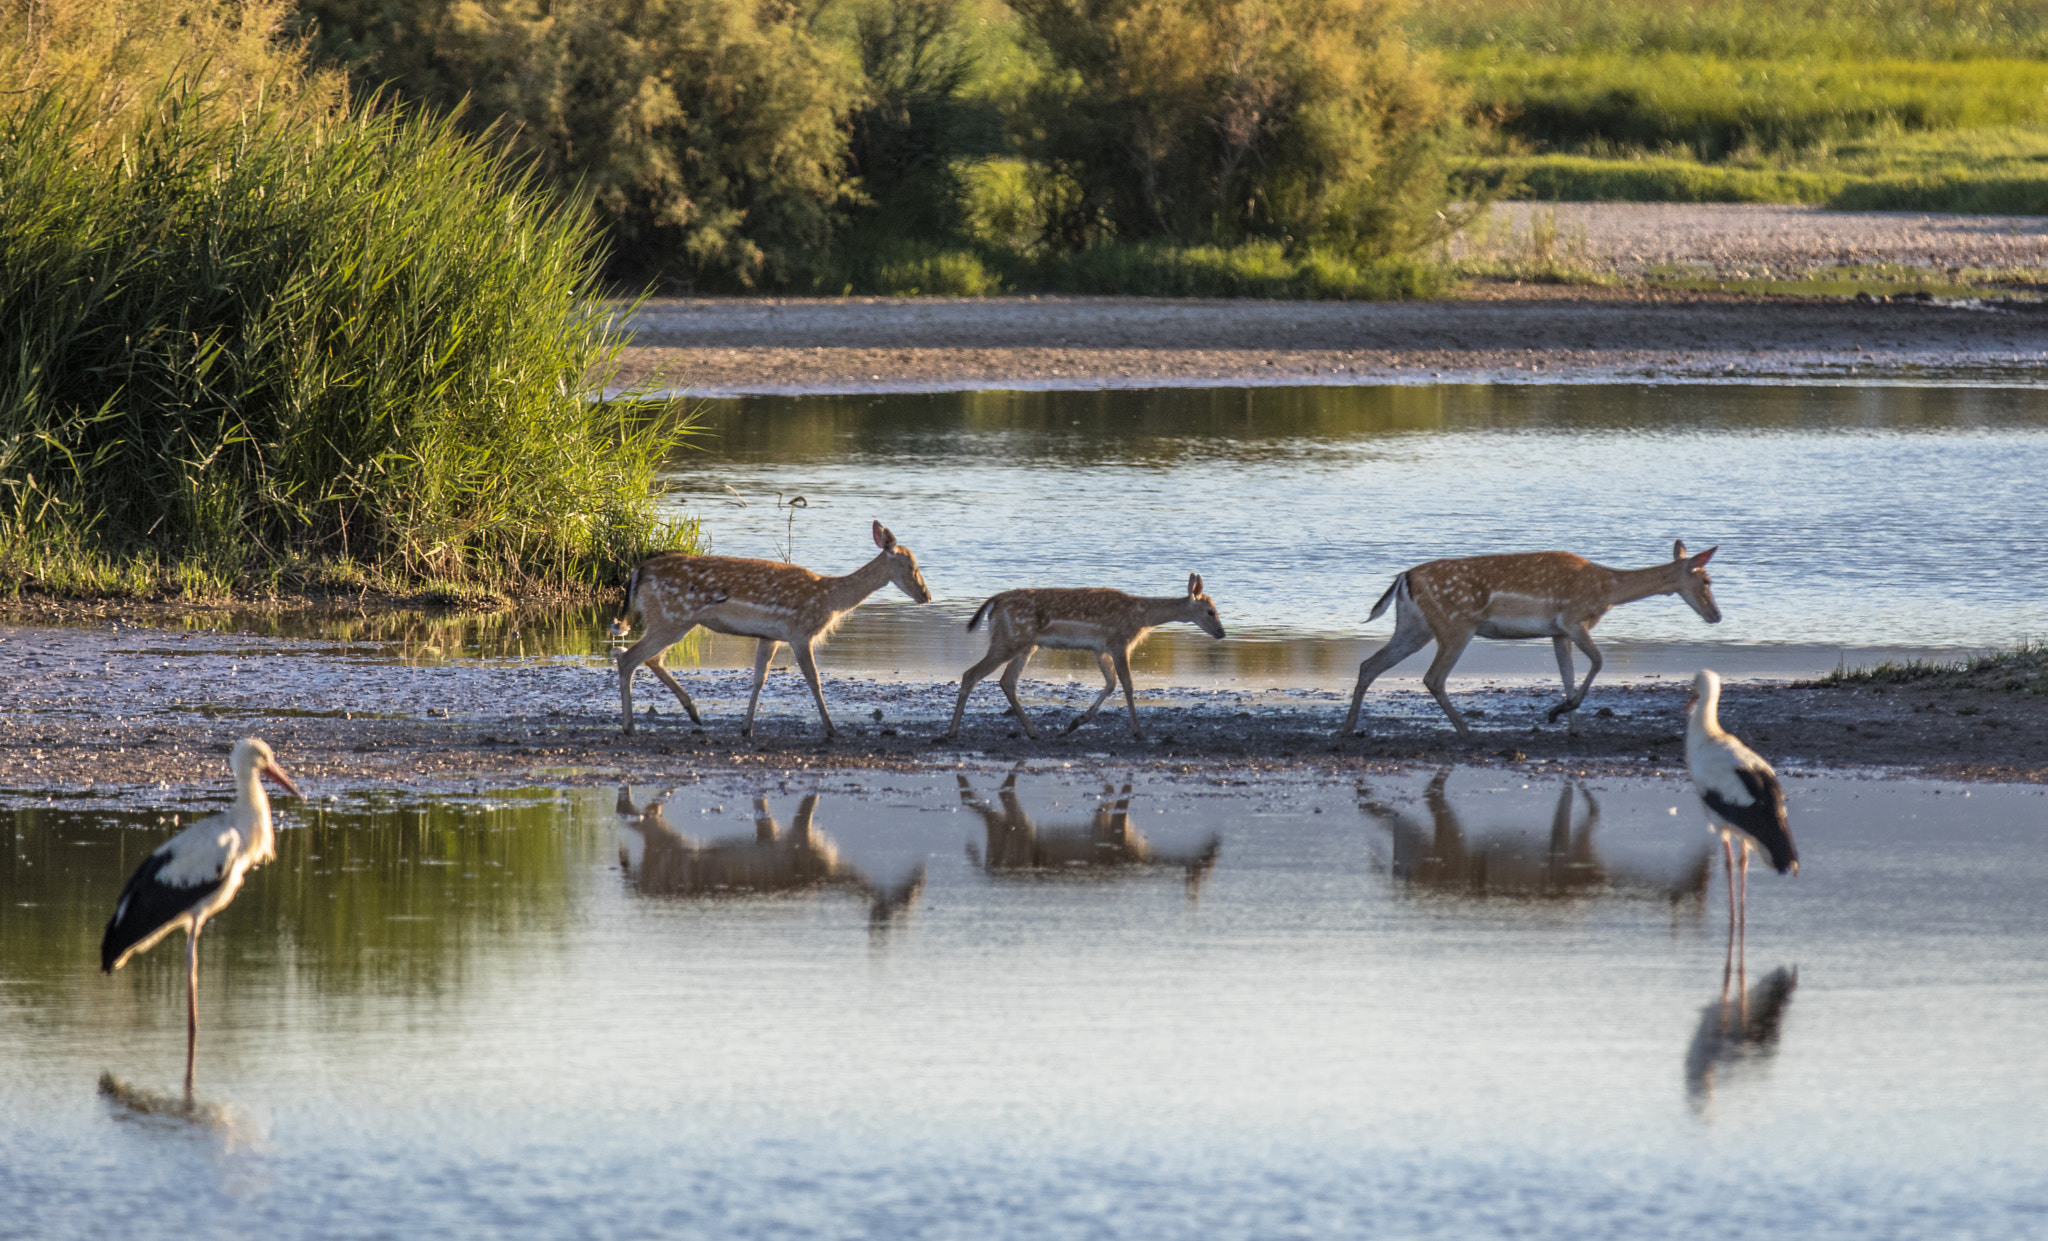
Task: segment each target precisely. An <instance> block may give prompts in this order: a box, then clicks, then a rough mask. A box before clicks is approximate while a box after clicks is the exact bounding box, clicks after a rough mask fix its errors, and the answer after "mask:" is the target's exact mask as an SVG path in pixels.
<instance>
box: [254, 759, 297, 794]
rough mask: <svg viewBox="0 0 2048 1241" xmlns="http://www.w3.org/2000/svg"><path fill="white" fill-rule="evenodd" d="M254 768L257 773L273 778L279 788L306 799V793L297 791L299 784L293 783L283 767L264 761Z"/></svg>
mask: <svg viewBox="0 0 2048 1241" xmlns="http://www.w3.org/2000/svg"><path fill="white" fill-rule="evenodd" d="M256 770H257V771H258V773H260V774H262V775H266V776H269V777H270V778H271V779H272V780H275V781H276V782H277V786H278V787H279V788H281V789H283V790H284V791H285V792H287V793H290V794H291V795H292V796H293V797H296V798H298V799H299V800H300V801H304V800H306V795H305V794H304V793H301V792H299V786H298V785H296V784H293V783H292V778H291V777H290V776H288V775H286V774H284V768H282V767H280V766H278V765H277V764H276V763H265V764H263V766H261V767H259V768H257V769H256Z"/></svg>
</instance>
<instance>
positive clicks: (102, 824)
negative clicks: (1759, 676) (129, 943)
mask: <svg viewBox="0 0 2048 1241" xmlns="http://www.w3.org/2000/svg"><path fill="white" fill-rule="evenodd" d="M1790 789H1791V798H1792V809H1793V815H1794V825H1795V830H1796V832H1797V834H1798V837H1799V842H1800V846H1801V852H1802V856H1803V858H1804V866H1803V870H1802V873H1801V874H1800V875H1799V876H1798V877H1797V878H1795V879H1784V878H1780V877H1778V876H1775V875H1771V874H1769V873H1768V872H1761V871H1753V873H1752V876H1751V878H1752V883H1751V893H1750V904H1751V908H1750V919H1749V928H1748V936H1747V951H1746V958H1747V959H1746V962H1745V963H1744V964H1745V967H1746V968H1745V970H1744V971H1743V973H1742V974H1741V976H1739V977H1737V978H1732V979H1729V980H1727V982H1726V984H1725V985H1724V973H1723V971H1724V961H1725V959H1726V947H1727V940H1726V938H1725V928H1726V922H1725V908H1724V905H1723V904H1722V899H1723V897H1722V885H1721V880H1720V877H1719V874H1718V872H1717V871H1712V870H1711V868H1710V867H1709V866H1708V865H1707V862H1708V858H1709V855H1708V851H1707V845H1708V843H1709V842H1708V838H1707V836H1706V835H1705V833H1704V832H1703V831H1702V830H1701V827H1700V819H1699V815H1698V812H1697V810H1696V803H1695V802H1694V800H1693V799H1692V795H1691V793H1690V791H1689V789H1688V788H1687V787H1686V786H1684V785H1683V784H1680V783H1676V782H1669V781H1657V780H1641V781H1630V780H1600V781H1593V782H1586V783H1581V782H1578V781H1575V780H1572V779H1570V778H1569V777H1567V776H1565V775H1563V774H1559V775H1554V776H1551V775H1535V776H1531V775H1524V774H1516V773H1511V772H1506V771H1500V770H1482V769H1465V768H1460V769H1456V770H1451V771H1448V772H1431V771H1416V772H1412V773H1408V774H1403V775H1397V776H1388V777H1384V778H1375V779H1372V780H1369V781H1367V782H1365V783H1363V784H1354V783H1336V782H1332V781H1329V780H1326V779H1325V780H1316V779H1311V778H1306V777H1304V778H1294V779H1285V780H1262V781H1260V782H1258V783H1256V784H1253V783H1246V782H1244V781H1243V780H1242V779H1241V778H1239V777H1233V776H1229V775H1221V774H1219V775H1217V776H1215V777H1211V778H1197V777H1191V776H1182V777H1164V776H1141V777H1139V778H1136V779H1133V780H1130V781H1128V782H1126V781H1124V780H1122V779H1117V780H1114V781H1112V782H1111V783H1110V784H1109V785H1107V786H1105V785H1104V784H1102V783H1100V782H1097V781H1094V780H1083V779H1081V778H1079V777H1077V776H1076V775H1075V774H1073V773H1072V772H1071V771H1070V770H1069V769H1067V768H1066V767H1065V766H1064V765H1063V764H1060V763H1056V762H1055V763H1043V762H1040V763H1032V764H1029V765H1026V766H1023V767H1021V768H1020V769H1015V770H1011V769H995V768H988V767H963V768H961V769H959V770H958V771H956V772H953V773H947V774H920V775H911V774H900V773H897V774H871V773H858V772H856V773H839V774H825V775H820V776H818V777H815V778H810V777H806V778H805V779H803V780H801V781H800V780H796V779H791V780H787V781H780V780H776V781H770V782H768V783H767V784H765V785H764V784H758V783H748V782H747V781H746V780H744V779H742V778H736V777H725V776H721V777H718V778H707V779H705V780H702V781H700V782H696V783H688V784H684V785H682V786H681V787H677V788H666V787H664V788H645V787H636V788H631V789H627V790H623V791H620V790H610V789H598V790H551V789H525V790H510V791H505V792H502V793H493V794H490V795H479V796H473V797H461V798H454V797H451V798H433V799H410V798H391V797H386V796H377V797H370V796H343V797H341V798H339V799H336V800H331V801H322V802H316V803H312V804H310V805H309V806H297V805H293V806H287V807H284V808H283V811H282V813H283V815H284V820H285V824H286V829H285V830H284V832H283V833H282V835H281V837H280V844H279V859H278V861H277V862H275V863H273V864H272V865H270V866H268V867H266V868H265V869H263V870H262V871H260V872H258V873H257V874H256V875H255V876H254V877H253V878H252V879H251V881H250V882H249V884H248V886H247V887H246V888H245V889H244V891H243V892H242V894H241V896H240V897H239V899H238V900H237V901H236V903H235V904H234V906H233V907H232V908H230V909H229V910H228V911H227V912H226V913H225V914H223V915H222V916H221V917H220V918H219V919H218V921H216V922H215V923H214V924H213V925H211V926H210V927H209V928H208V930H207V932H206V935H205V936H204V938H203V940H202V952H201V957H202V962H201V980H200V998H201V1005H202V1013H201V1019H202V1029H201V1035H200V1040H201V1041H200V1047H199V1069H198V1089H197V1093H196V1097H195V1098H194V1099H192V1100H189V1101H188V1100H185V1099H183V1098H182V1097H181V1096H180V1094H179V1092H178V1089H177V1087H178V1081H179V1077H180V1075H181V1073H182V1068H183V1051H184V1047H183V1029H182V1027H183V997H182V994H181V993H182V989H183V969H182V952H181V951H180V948H179V941H178V940H177V938H176V937H173V938H172V939H171V940H170V941H167V942H166V944H164V945H162V946H159V947H158V948H157V949H155V950H154V951H153V952H151V953H149V954H147V955H145V956H143V957H140V958H138V959H137V960H135V961H134V962H132V963H131V964H130V965H129V966H128V968H126V969H124V970H123V971H121V972H120V973H119V974H117V975H115V976H113V977H111V978H107V977H102V976H100V975H99V974H98V973H97V971H96V970H95V969H94V968H93V967H94V965H95V964H96V962H97V957H96V955H95V950H96V947H97V943H98V937H99V933H100V928H101V926H102V925H103V923H104V921H105V918H106V917H107V914H108V912H109V911H110V910H111V908H112V905H113V900H114V896H115V894H116V892H117V891H118V889H119V887H120V884H121V882H122V880H123V878H124V877H125V876H126V874H127V873H128V871H129V870H130V869H132V867H133V866H134V865H135V864H136V863H137V861H139V859H140V858H141V857H142V856H144V855H145V854H146V853H147V851H148V850H149V849H150V848H151V847H153V846H154V845H155V844H156V843H157V842H159V841H160V840H161V839H163V838H164V837H165V836H166V835H168V834H169V833H170V832H171V831H172V830H173V829H174V826H175V824H173V823H172V822H170V821H169V820H168V815H169V813H170V812H168V811H165V812H160V811H158V810H156V809H148V810H139V809H138V810H136V811H134V812H130V813H126V814H115V813H87V812H81V811H78V810H67V809H64V808H62V807H61V806H58V805H52V806H48V807H37V808H28V809H22V810H17V811H14V812H12V813H11V831H10V833H9V834H10V835H11V837H12V839H11V841H10V842H9V848H8V851H7V853H6V855H5V858H4V860H0V1014H4V1015H0V1059H4V1062H5V1063H6V1064H7V1065H8V1066H9V1070H10V1071H9V1072H7V1073H6V1074H4V1075H0V1208H4V1210H5V1212H6V1214H5V1218H6V1219H7V1220H8V1225H7V1226H8V1228H10V1229H15V1228H18V1229H22V1230H25V1232H26V1234H27V1235H32V1236H72V1235H111V1234H114V1233H119V1232H134V1231H142V1232H147V1233H149V1234H152V1235H197V1236H209V1235H267V1236H292V1235H321V1236H358V1235H360V1236H379V1235H405V1236H436V1235H477V1234H479V1233H491V1232H500V1231H517V1232H519V1233H521V1234H522V1235H548V1236H584V1235H594V1234H598V1235H626V1234H632V1235H638V1234H642V1233H657V1234H662V1235H684V1236H720V1237H725V1236H769V1235H773V1236H786V1235H802V1236H817V1237H852V1236H860V1235H892V1236H915V1237H966V1236H974V1237H986V1236H1018V1237H1027V1236H1028V1237H1067V1236H1072V1237H1093V1236H1103V1235H1133V1236H1204V1237H1212V1236H1213V1237H1240V1236H1242V1237H1262V1238H1263V1237H1285V1236H1329V1235H1363V1234H1368V1233H1370V1234H1387V1235H1402V1236H1444V1237H1454V1236H1469V1235H1473V1234H1474V1233H1480V1232H1484V1233H1487V1234H1493V1235H1499V1234H1504V1233H1510V1232H1512V1233H1514V1234H1516V1235H1525V1236H1542V1237H1589V1236H1594V1237H1599V1236H1616V1237H1622V1236H1628V1237H1636V1236H1645V1235H1667V1234H1678V1233H1687V1232H1697V1231H1704V1230H1707V1229H1712V1230H1715V1231H1716V1232H1728V1233H1740V1234H1742V1235H1759V1236H1784V1237H1815V1236H1843V1237H1851V1236H1853V1237H1870V1236H1888V1235H1916V1236H1928V1235H1977V1236H2021V1235H2029V1234H2032V1233H2035V1232H2037V1231H2038V1230H2039V1229H2040V1227H2041V1226H2042V1225H2043V1223H2044V1220H2048V1193H2044V1191H2043V1190H2042V1188H2041V1180H2040V1176H2039V1172H2040V1169H2041V1168H2042V1167H2043V1166H2044V1161H2048V1130H2044V1128H2043V1127H2042V1126H2041V1124H2040V1117H2041V1116H2042V1115H2043V1114H2048V1059H2044V1058H2043V1057H2042V1056H2041V1055H2040V1054H2039V1047H2040V1038H2039V1030H2040V1027H2041V1023H2042V1021H2043V1020H2044V1018H2048V904H2044V903H2043V902H2042V901H2041V900H2040V899H2039V894H2040V892H2041V891H2042V890H2043V888H2044V886H2048V859H2044V855H2043V852H2042V850H2041V849H2040V842H2041V831H2042V829H2043V825H2044V823H2048V797H2044V796H2042V794H2041V792H2040V791H2039V790H2035V789H2025V788H2017V787H2001V786H1986V785H1975V786H1950V785H1936V784H1928V783H1912V782H1897V781H1873V780H1857V779H1848V778H1839V777H1825V778H1818V777H1817V778H1794V779H1793V780H1792V781H1791V782H1790ZM206 809H207V807H204V806H185V807H180V808H179V809H178V813H180V814H182V815H185V816H187V820H186V821H189V815H191V814H193V813H203V812H204V811H205V810H206ZM1674 810H1675V811H1676V813H1675V814H1674V813H1673V811H1674ZM160 814H162V816H163V821H159V816H160Z"/></svg>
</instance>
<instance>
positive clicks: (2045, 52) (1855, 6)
mask: <svg viewBox="0 0 2048 1241" xmlns="http://www.w3.org/2000/svg"><path fill="white" fill-rule="evenodd" d="M1408 30H1409V33H1410V35H1411V36H1412V37H1413V38H1415V39H1416V41H1417V42H1419V43H1422V44H1424V45H1426V46H1429V47H1436V48H1444V49H1459V50H1495V51H1519V52H1533V53H1541V54H1545V55H1569V54H1572V53H1576V52H1615V53H1631V54H1645V53H1656V52H1681V53H1685V54H1688V55H1700V56H1718V57H1724V58H1729V59H1748V60H1768V59H1784V58H1789V57H1824V58H1828V59H1836V60H1882V59H1886V58H1899V59H1919V60H1928V61H1945V60H1970V59H1979V58H1984V57H2021V58H2027V59H2036V60H2038V59H2044V58H2048V0H1432V2H1431V3H1429V4H1426V5H1424V4H1418V5H1415V6H1413V7H1412V8H1411V10H1410V12H1409V17H1408Z"/></svg>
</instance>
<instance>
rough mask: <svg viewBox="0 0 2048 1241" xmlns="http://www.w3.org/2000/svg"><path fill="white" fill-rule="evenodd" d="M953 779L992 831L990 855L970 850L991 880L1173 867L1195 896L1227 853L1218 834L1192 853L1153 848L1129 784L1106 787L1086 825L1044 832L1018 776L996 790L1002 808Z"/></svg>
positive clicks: (963, 778)
mask: <svg viewBox="0 0 2048 1241" xmlns="http://www.w3.org/2000/svg"><path fill="white" fill-rule="evenodd" d="M953 778H954V779H955V780H956V781H958V782H959V786H960V804H961V805H963V806H965V807H967V808H968V809H969V810H972V811H974V812H975V813H976V814H978V815H980V816H981V820H982V824H983V826H984V827H985V828H986V829H987V839H988V849H987V851H986V852H985V853H983V852H977V851H976V850H975V848H974V846H972V845H969V846H968V847H967V855H968V857H969V858H971V859H973V861H974V862H975V864H976V865H978V866H980V867H982V868H983V869H984V870H987V871H988V872H989V873H990V874H992V875H993V874H1043V873H1045V872H1048V871H1050V872H1054V873H1058V874H1067V875H1085V876H1090V877H1093V876H1096V875H1100V874H1101V873H1102V872H1103V871H1104V870H1105V869H1118V870H1120V869H1125V868H1137V867H1141V866H1172V867H1178V868H1180V870H1181V872H1182V874H1183V876H1184V877H1185V879H1186V880H1187V886H1188V895H1190V896H1193V895H1195V894H1196V893H1197V892H1198V891H1199V890H1200V888H1201V885H1202V880H1203V878H1204V877H1206V876H1207V875H1208V873H1209V871H1210V870H1211V869H1213V868H1214V867H1215V865H1216V855H1217V854H1218V853H1219V852H1221V851H1222V848H1223V837H1221V836H1219V835H1216V834H1214V833H1211V834H1210V836H1209V838H1208V839H1207V840H1205V841H1203V842H1202V844H1201V845H1200V847H1198V848H1196V849H1195V850H1194V851H1192V852H1179V853H1173V852H1163V851H1161V850H1158V849H1155V848H1153V847H1152V845H1151V843H1150V842H1148V841H1147V840H1146V839H1145V836H1144V834H1143V833H1142V832H1140V831H1138V829H1137V828H1135V827H1132V826H1131V786H1130V785H1128V784H1126V785H1124V786H1123V790H1122V792H1120V793H1119V792H1118V791H1117V790H1116V789H1115V787H1114V786H1111V785H1107V784H1105V785H1103V786H1102V797H1103V800H1102V802H1101V804H1100V805H1098V806H1096V808H1095V813H1094V815H1093V816H1092V817H1091V818H1090V819H1089V821H1088V822H1087V823H1086V824H1083V825H1076V824H1053V825H1050V826H1048V827H1040V826H1039V825H1038V824H1037V823H1035V822H1033V821H1032V819H1031V813H1030V812H1029V811H1027V810H1026V809H1025V808H1024V802H1023V799H1022V798H1021V797H1019V796H1018V794H1017V773H1016V772H1014V771H1013V772H1011V773H1010V774H1009V775H1008V776H1006V777H1004V779H1003V783H1002V787H1001V788H999V789H997V790H996V795H997V796H998V797H999V798H1000V799H1001V801H1002V803H1003V804H1002V808H1001V809H997V808H996V807H994V806H991V805H989V804H988V802H987V801H985V800H983V799H982V797H981V795H980V794H978V793H976V792H975V791H974V786H973V785H971V784H969V783H968V782H967V777H966V776H955V777H953Z"/></svg>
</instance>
